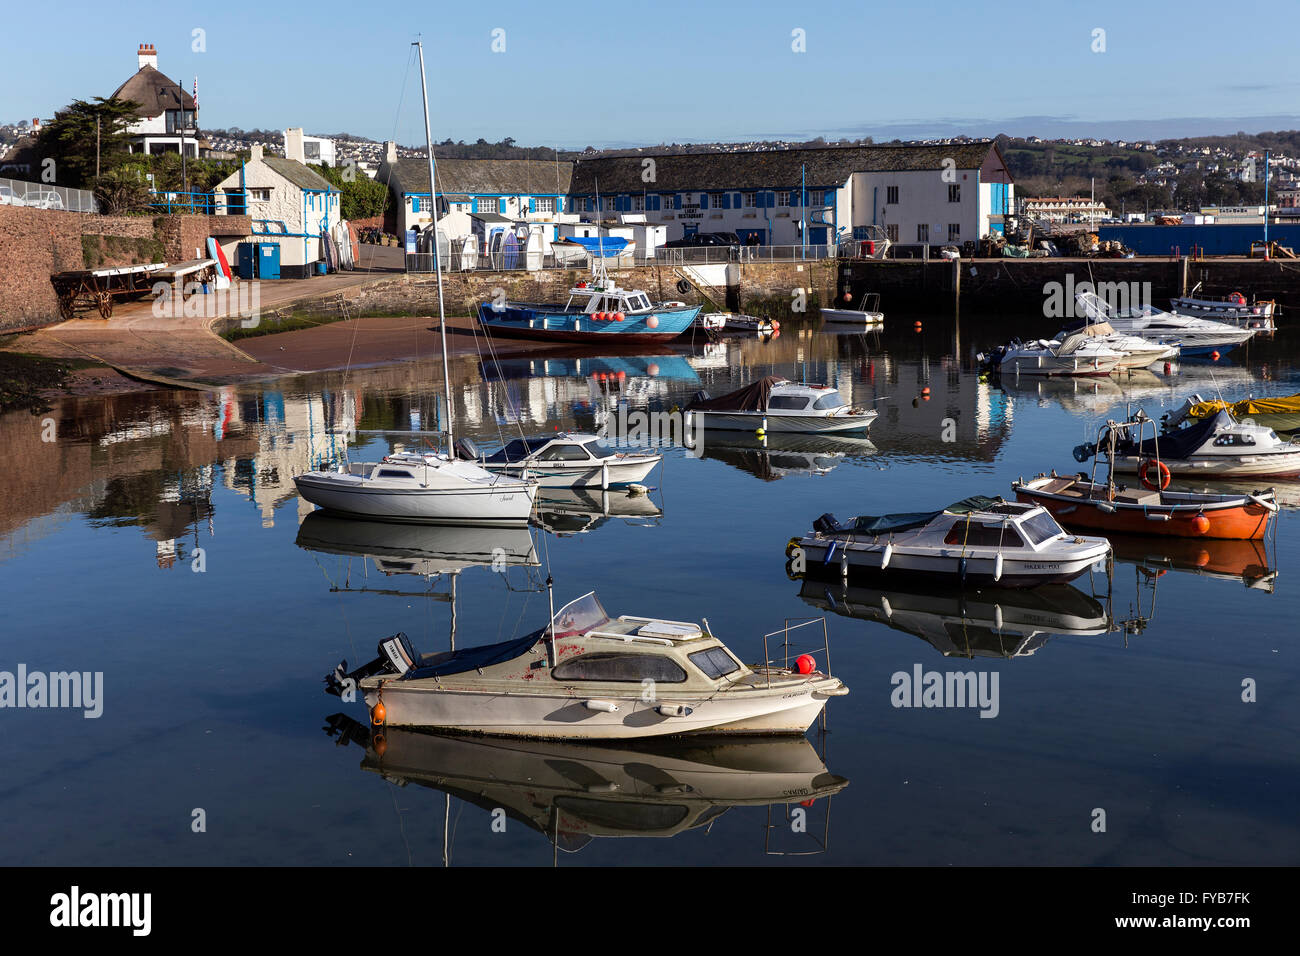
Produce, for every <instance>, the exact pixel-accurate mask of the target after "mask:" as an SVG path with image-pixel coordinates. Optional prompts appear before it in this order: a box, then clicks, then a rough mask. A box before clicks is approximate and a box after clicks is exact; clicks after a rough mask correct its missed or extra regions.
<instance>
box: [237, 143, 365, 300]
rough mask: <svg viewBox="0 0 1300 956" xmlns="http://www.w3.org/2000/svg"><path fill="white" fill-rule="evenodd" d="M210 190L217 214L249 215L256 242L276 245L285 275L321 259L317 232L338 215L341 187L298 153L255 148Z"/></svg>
mask: <svg viewBox="0 0 1300 956" xmlns="http://www.w3.org/2000/svg"><path fill="white" fill-rule="evenodd" d="M297 145H298V146H301V143H298V144H297ZM286 146H290V141H289V140H287V139H286ZM291 148H295V147H291ZM214 194H215V201H216V206H217V214H218V215H222V214H229V215H247V216H249V217H251V218H252V220H253V230H252V238H253V239H254V240H255V241H258V242H275V243H278V244H279V246H280V276H281V278H285V279H302V278H306V277H307V276H309V275H311V274H312V272H313V271H314V267H315V264H316V263H317V262H319V261H320V260H321V238H320V234H321V233H322V232H324V231H328V230H329V229H330V228H331V227H333V226H334V225H336V224H337V223H338V221H339V218H340V215H341V213H340V205H339V191H338V190H337V189H335V188H334V187H333V186H331V185H330V183H329V182H328V181H327V180H325V179H323V178H321V176H320V175H319V174H317V173H316V172H314V171H313V170H311V169H308V168H307V166H306V165H304V163H303V159H302V153H301V152H297V155H296V157H295V156H294V155H293V154H292V153H291V154H290V156H288V157H285V158H281V157H279V156H267V155H265V153H264V152H263V149H262V147H261V146H254V147H253V148H252V155H251V156H250V157H249V160H248V162H246V163H244V164H243V165H242V166H241V167H240V169H239V171H238V172H236V173H231V174H230V175H229V176H227V177H226V178H225V179H223V180H222V181H221V182H219V183H218V184H217V186H216V189H215V190H214ZM231 262H232V265H233V263H234V259H233V258H232V259H231Z"/></svg>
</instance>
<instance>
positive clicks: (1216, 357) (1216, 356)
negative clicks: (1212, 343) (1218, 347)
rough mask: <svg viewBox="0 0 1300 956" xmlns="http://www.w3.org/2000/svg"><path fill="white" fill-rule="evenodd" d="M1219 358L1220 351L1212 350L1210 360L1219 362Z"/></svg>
mask: <svg viewBox="0 0 1300 956" xmlns="http://www.w3.org/2000/svg"><path fill="white" fill-rule="evenodd" d="M1218 360H1219V353H1218V352H1211V353H1210V361H1211V362H1217V361H1218Z"/></svg>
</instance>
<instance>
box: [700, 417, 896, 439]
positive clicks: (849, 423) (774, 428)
mask: <svg viewBox="0 0 1300 956" xmlns="http://www.w3.org/2000/svg"><path fill="white" fill-rule="evenodd" d="M687 414H688V415H689V416H691V424H689V425H688V427H689V428H703V429H705V430H709V429H712V430H715V431H747V432H752V431H755V430H757V429H759V428H763V427H764V426H763V421H764V419H766V420H767V426H766V429H765V430H766V431H768V432H803V433H807V434H815V435H833V434H837V433H841V432H865V431H866V430H867V429H869V428H870V427H871V423H872V422H873V421H875V420H876V417H877V416H876V413H875V412H868V413H867V414H864V415H820V416H819V415H780V414H774V413H772V412H703V411H697V410H692V411H690V412H688V413H687ZM706 440H707V439H706Z"/></svg>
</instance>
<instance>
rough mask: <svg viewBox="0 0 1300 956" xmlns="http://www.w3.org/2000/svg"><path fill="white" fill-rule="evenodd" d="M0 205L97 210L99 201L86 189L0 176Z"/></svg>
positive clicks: (66, 209) (85, 210)
mask: <svg viewBox="0 0 1300 956" xmlns="http://www.w3.org/2000/svg"><path fill="white" fill-rule="evenodd" d="M0 206H27V207H28V208H31V209H52V210H56V211H58V212H95V213H97V212H99V201H98V200H97V199H95V194H94V193H92V192H90V191H89V190H87V189H71V188H69V187H67V186H52V185H50V184H49V183H29V182H26V181H24V180H21V179H3V178H0Z"/></svg>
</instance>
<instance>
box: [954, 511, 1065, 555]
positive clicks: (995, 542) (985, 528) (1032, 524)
mask: <svg viewBox="0 0 1300 956" xmlns="http://www.w3.org/2000/svg"><path fill="white" fill-rule="evenodd" d="M948 515H953V516H954V517H955V519H956V520H954V521H953V523H952V526H951V527H949V528H948V531H947V532H946V533H945V534H944V537H943V543H944V544H948V545H955V546H957V547H967V548H999V549H1001V550H1006V549H1008V548H1024V547H1028V548H1032V549H1038V548H1040V547H1041V546H1042V545H1044V544H1046V543H1047V542H1049V541H1053V540H1055V539H1057V538H1059V537H1061V536H1062V535H1064V534H1065V533H1066V531H1065V529H1064V528H1062V527H1061V526H1060V525H1059V524H1058V523H1057V521H1056V519H1055V518H1053V517H1052V516H1051V514H1049V513H1048V512H1047V510H1046V509H1044V508H1043V507H1041V506H1040V505H1031V504H1020V503H1018V502H1010V501H1008V502H1003V503H1000V504H996V505H992V506H990V507H988V508H985V509H982V510H980V511H974V512H968V513H965V514H954V513H953V512H946V513H945V516H948Z"/></svg>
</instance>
